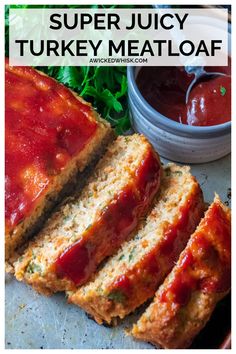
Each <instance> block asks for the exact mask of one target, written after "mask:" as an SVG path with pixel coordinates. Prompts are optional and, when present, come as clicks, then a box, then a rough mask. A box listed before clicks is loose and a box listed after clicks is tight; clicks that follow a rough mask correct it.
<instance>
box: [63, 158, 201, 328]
mask: <svg viewBox="0 0 236 354" xmlns="http://www.w3.org/2000/svg"><path fill="white" fill-rule="evenodd" d="M203 212H204V203H203V198H202V191H201V189H200V187H199V184H198V182H197V181H196V179H195V178H194V177H193V176H192V175H191V174H190V172H189V167H186V166H185V167H180V166H177V165H175V164H169V165H167V166H165V167H164V171H163V179H162V183H161V188H160V193H159V194H158V195H157V197H156V199H155V201H154V206H153V209H152V210H151V212H150V214H149V215H148V216H147V218H146V219H144V220H142V221H141V222H140V223H139V225H138V227H137V229H136V230H135V232H134V233H133V237H132V239H130V240H129V241H127V242H125V243H124V245H123V246H122V247H121V248H120V249H119V251H118V252H117V254H116V255H115V256H113V257H111V258H110V259H109V261H108V262H107V263H106V264H105V265H104V267H103V268H102V269H101V270H100V271H99V272H98V273H97V274H96V275H95V277H94V279H93V280H92V281H91V282H90V283H88V284H85V285H84V286H82V287H80V288H79V289H78V290H77V291H76V292H69V293H68V300H69V302H71V303H73V304H76V305H79V306H81V307H82V308H83V309H85V311H87V312H88V313H89V314H91V315H92V316H93V317H94V318H95V320H96V321H97V322H98V323H102V322H104V321H105V322H108V323H111V322H113V324H115V322H116V318H117V317H120V318H123V317H125V316H126V315H127V314H128V313H130V312H132V311H133V310H134V309H135V308H137V307H138V306H140V305H141V304H142V303H144V302H145V301H146V300H147V299H149V298H150V297H153V296H154V294H155V292H156V290H157V287H158V285H159V284H160V283H161V282H162V281H163V279H164V277H165V276H166V275H167V274H168V273H169V271H170V270H171V268H172V267H173V266H174V264H175V262H176V261H177V259H178V257H179V254H180V252H181V251H182V250H183V249H184V247H185V246H186V244H187V241H188V239H189V237H190V235H191V233H192V232H193V231H194V230H195V228H196V226H197V225H198V223H199V221H200V219H201V217H202V215H203Z"/></svg>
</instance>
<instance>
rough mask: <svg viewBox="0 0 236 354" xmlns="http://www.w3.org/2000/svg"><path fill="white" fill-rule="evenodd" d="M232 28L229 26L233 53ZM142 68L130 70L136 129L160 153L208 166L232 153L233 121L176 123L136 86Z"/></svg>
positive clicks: (128, 72)
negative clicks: (200, 125) (213, 124)
mask: <svg viewBox="0 0 236 354" xmlns="http://www.w3.org/2000/svg"><path fill="white" fill-rule="evenodd" d="M230 44H231V27H230V25H229V50H230V49H231V47H230ZM138 69H139V68H138V67H131V66H130V67H128V68H127V77H128V88H129V108H130V115H131V122H132V126H133V128H134V130H135V131H137V132H139V133H142V134H144V135H145V136H146V137H147V138H148V139H149V140H150V142H151V143H152V144H153V146H154V148H155V149H156V150H157V151H158V153H159V154H160V155H161V156H162V157H165V158H167V159H169V160H172V161H178V162H183V163H204V162H209V161H214V160H217V159H219V158H221V157H223V156H225V155H227V154H229V153H230V151H231V122H227V123H224V124H219V125H215V126H209V127H196V126H189V125H185V124H180V123H178V122H174V121H173V120H171V119H169V118H167V117H165V116H163V115H162V114H160V113H159V112H158V111H156V110H155V109H154V108H153V107H152V106H151V105H150V104H149V103H148V102H147V101H146V100H145V99H144V97H143V96H142V94H141V92H140V91H139V89H138V87H137V84H136V80H135V79H136V75H137V72H138Z"/></svg>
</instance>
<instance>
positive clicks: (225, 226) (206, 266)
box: [132, 196, 231, 348]
mask: <svg viewBox="0 0 236 354" xmlns="http://www.w3.org/2000/svg"><path fill="white" fill-rule="evenodd" d="M230 222H231V213H230V210H229V208H227V207H226V206H225V205H224V204H223V203H222V202H221V201H220V199H219V197H218V196H216V197H215V200H214V202H213V203H212V204H211V206H210V208H209V209H208V210H207V212H206V214H205V217H204V218H203V219H202V220H201V222H200V224H199V226H198V228H197V230H196V231H195V233H194V234H193V235H192V236H191V238H190V240H189V242H188V244H187V247H186V248H185V250H184V251H183V252H182V253H181V255H180V258H179V260H178V263H177V264H176V266H175V267H174V268H173V270H172V272H171V273H170V274H169V276H168V277H167V278H166V280H165V282H164V283H163V285H162V286H161V287H160V288H159V290H158V291H157V293H156V296H155V299H154V301H153V303H152V304H151V305H150V306H149V307H148V309H147V310H146V312H145V313H144V314H143V315H142V317H141V318H140V319H139V321H138V323H137V324H135V325H134V327H133V330H132V334H133V335H134V337H136V338H138V339H142V340H145V341H148V342H151V343H153V344H154V345H160V346H162V347H164V348H186V347H188V346H190V344H191V342H192V340H193V338H194V337H195V336H196V334H198V332H199V331H200V330H201V329H202V328H203V327H204V326H205V324H206V323H207V321H208V320H209V318H210V316H211V314H212V312H213V310H214V308H215V306H216V304H217V302H218V301H219V300H221V299H222V298H223V297H224V296H225V295H226V294H227V293H228V292H229V290H230V274H231V247H230V243H231V232H230Z"/></svg>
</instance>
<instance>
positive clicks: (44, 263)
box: [15, 134, 161, 294]
mask: <svg viewBox="0 0 236 354" xmlns="http://www.w3.org/2000/svg"><path fill="white" fill-rule="evenodd" d="M160 178H161V164H160V161H159V157H158V156H157V154H156V153H155V152H154V150H153V148H152V146H151V145H150V143H149V142H148V141H147V140H146V138H144V137H143V136H141V135H138V134H135V135H132V136H129V137H124V136H123V137H118V138H117V140H116V141H115V142H114V143H113V144H112V145H110V146H109V148H108V150H107V152H106V153H105V155H104V156H103V158H102V159H101V160H100V161H99V163H98V165H97V166H96V168H95V170H94V172H93V174H92V176H91V177H90V179H89V181H88V184H87V185H86V186H85V188H84V189H83V191H82V194H81V195H80V197H78V198H77V197H76V198H74V199H73V200H72V201H69V202H68V203H65V204H64V205H63V206H62V207H61V209H60V210H59V211H58V212H56V213H55V214H54V215H53V216H52V218H51V219H50V220H49V221H48V223H47V224H46V226H45V228H44V229H43V230H42V231H41V232H40V234H39V235H38V236H37V237H36V238H35V240H34V241H33V242H31V243H30V245H29V247H28V248H27V249H26V251H25V252H24V253H23V255H22V256H21V257H20V258H19V259H18V260H17V262H16V263H15V275H16V278H17V279H18V280H23V281H25V282H27V283H28V284H31V285H32V286H33V287H34V288H35V289H37V290H38V291H40V292H43V293H45V294H47V293H50V292H55V291H62V290H75V289H76V286H79V285H81V284H82V283H84V282H85V281H87V280H88V278H89V277H90V275H91V274H92V273H93V272H94V271H95V269H96V268H97V266H98V264H99V263H100V262H101V261H102V260H103V259H104V258H105V257H107V256H109V255H111V254H113V253H114V252H115V251H116V250H117V249H118V247H119V246H120V245H121V243H122V242H123V241H125V240H126V239H127V238H128V237H129V235H130V233H131V232H132V231H133V229H134V228H135V227H136V226H137V223H138V220H139V218H140V217H142V216H143V215H144V214H145V212H146V211H147V210H148V208H149V205H150V203H151V201H152V200H153V198H154V196H155V194H156V192H157V190H158V188H159V185H160Z"/></svg>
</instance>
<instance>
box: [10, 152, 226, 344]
mask: <svg viewBox="0 0 236 354" xmlns="http://www.w3.org/2000/svg"><path fill="white" fill-rule="evenodd" d="M163 162H166V160H163ZM230 167H231V161H230V156H226V157H225V158H223V159H221V160H218V161H215V162H211V163H208V164H203V165H193V166H192V173H193V174H194V175H195V176H196V177H197V179H198V181H199V182H200V184H201V187H202V189H203V192H204V197H205V200H206V201H207V202H211V201H212V199H213V198H214V192H217V193H218V194H219V195H220V197H221V198H222V200H223V201H224V202H226V203H227V204H229V205H230V193H231V192H230V186H231V184H230V182H231V178H230ZM144 307H145V306H144ZM144 307H143V308H144ZM143 308H142V309H139V310H138V311H136V312H135V313H134V314H132V315H130V316H128V317H127V318H126V319H125V320H124V321H122V323H121V324H120V325H119V326H118V327H116V328H108V327H104V326H98V325H97V324H96V323H95V322H94V321H92V320H90V319H88V318H87V316H86V315H85V313H84V312H83V311H82V310H81V309H79V308H78V307H76V306H73V305H68V304H67V303H66V299H65V296H64V294H56V295H54V296H52V297H49V298H47V297H43V296H40V295H38V294H37V293H36V292H35V291H33V290H32V289H31V288H30V287H28V286H26V285H25V284H23V283H18V282H17V281H16V280H15V279H14V278H13V277H12V276H9V275H7V276H6V308H5V311H6V325H5V332H6V348H7V349H10V348H12V349H39V348H45V349H46V348H47V349H52V348H54V349H66V348H67V349H70V348H83V349H94V348H96V349H102V348H107V349H108V348H109V349H112V348H120V349H123V348H126V349H143V348H147V349H148V348H153V347H152V346H151V345H150V344H148V343H144V342H137V341H135V340H133V339H132V338H131V337H129V336H126V335H125V332H124V329H125V328H127V327H130V326H131V324H132V323H133V322H134V321H135V320H137V319H138V317H139V315H140V313H141V312H142V310H143Z"/></svg>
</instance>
